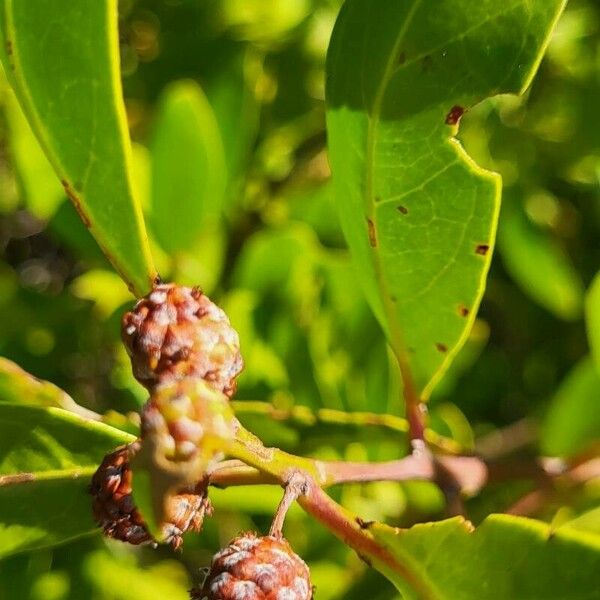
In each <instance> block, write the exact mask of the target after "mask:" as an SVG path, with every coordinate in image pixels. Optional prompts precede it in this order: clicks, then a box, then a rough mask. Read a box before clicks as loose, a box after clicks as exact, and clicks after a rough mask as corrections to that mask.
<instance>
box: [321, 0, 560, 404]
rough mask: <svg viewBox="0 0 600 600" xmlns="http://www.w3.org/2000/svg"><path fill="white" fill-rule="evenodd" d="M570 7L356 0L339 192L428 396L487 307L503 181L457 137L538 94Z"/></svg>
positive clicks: (336, 129) (347, 44) (345, 15)
mask: <svg viewBox="0 0 600 600" xmlns="http://www.w3.org/2000/svg"><path fill="white" fill-rule="evenodd" d="M564 5H565V1H564V0H543V1H535V2H532V1H530V0H518V1H512V2H508V3H501V4H498V3H497V2H495V1H494V0H482V1H480V2H476V3H473V2H465V1H464V0H451V1H447V2H443V3H439V4H437V5H436V6H435V8H433V7H432V6H431V4H430V3H427V2H422V1H420V0H411V1H407V2H388V1H387V0H348V1H347V2H346V4H345V5H344V7H343V9H342V12H341V13H340V16H339V18H338V21H337V23H336V27H335V29H334V33H333V37H332V41H331V45H330V48H329V54H328V64H327V77H328V79H327V105H328V112H327V125H328V139H329V151H330V159H331V165H332V170H333V180H334V192H335V196H336V202H337V204H338V207H339V212H340V215H341V220H342V225H343V228H344V232H345V235H346V238H347V240H348V243H349V245H350V247H351V250H352V252H353V256H354V259H355V263H356V267H357V270H358V274H359V277H360V279H361V280H362V282H363V285H364V287H365V289H366V292H367V296H368V299H369V302H370V303H371V306H372V308H373V310H374V311H375V313H376V315H377V317H378V319H379V321H380V322H381V324H382V326H383V327H384V329H385V331H386V333H387V336H388V339H389V341H390V344H391V345H392V348H393V349H394V352H395V354H396V356H397V357H398V360H399V362H400V364H401V366H402V371H403V376H404V378H405V383H406V384H407V385H408V384H409V383H410V381H409V380H410V379H412V380H413V383H414V386H415V387H416V390H417V392H418V393H421V394H422V395H423V396H424V397H427V396H428V395H429V393H430V391H431V389H432V387H433V385H434V384H435V381H436V380H437V379H438V378H439V377H440V376H441V375H442V373H443V371H444V370H445V369H446V368H447V366H448V364H449V363H450V361H451V359H452V358H453V356H454V355H455V354H456V353H457V352H458V350H459V348H460V346H461V345H462V344H463V342H464V341H465V339H466V336H467V334H468V331H469V329H470V327H471V325H472V323H473V319H474V318H475V314H476V311H477V307H478V305H479V302H480V300H481V296H482V293H483V288H484V284H485V277H486V273H487V270H488V267H489V263H490V259H491V253H492V248H493V245H494V233H495V228H496V221H497V213H498V207H499V193H500V179H499V177H498V176H497V175H495V174H493V173H490V172H487V171H484V170H482V169H480V168H479V167H478V166H477V165H476V164H475V163H474V162H473V161H472V160H471V159H470V158H469V157H468V156H467V154H466V153H465V152H464V150H463V149H462V147H461V146H460V144H459V143H458V142H457V140H456V139H455V138H454V137H453V136H454V135H455V134H456V132H457V122H458V119H459V118H460V116H461V114H462V112H463V111H464V110H467V109H468V108H469V107H470V106H472V105H474V104H475V103H477V102H479V101H480V100H482V99H483V98H485V97H487V96H490V95H493V94H498V93H500V92H513V93H521V92H522V91H523V90H524V89H525V88H526V87H527V85H528V84H529V82H530V81H531V79H532V77H533V74H534V72H535V70H536V68H537V65H538V63H539V61H540V59H541V56H542V53H543V50H544V49H545V47H546V44H547V42H548V39H549V35H550V33H551V31H552V28H553V25H554V23H555V22H556V20H557V18H558V15H559V14H560V12H561V10H562V8H563V6H564Z"/></svg>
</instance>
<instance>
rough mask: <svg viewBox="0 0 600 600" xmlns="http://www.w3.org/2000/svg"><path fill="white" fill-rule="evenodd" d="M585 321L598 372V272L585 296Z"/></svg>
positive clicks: (599, 293) (599, 288)
mask: <svg viewBox="0 0 600 600" xmlns="http://www.w3.org/2000/svg"><path fill="white" fill-rule="evenodd" d="M585 323H586V327H587V334H588V340H589V343H590V348H591V352H592V358H593V359H594V362H595V363H596V368H597V369H598V372H599V373H600V273H598V274H597V275H596V277H594V280H593V281H592V284H591V285H590V287H589V289H588V291H587V294H586V296H585Z"/></svg>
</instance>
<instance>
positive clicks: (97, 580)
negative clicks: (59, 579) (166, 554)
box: [83, 552, 190, 600]
mask: <svg viewBox="0 0 600 600" xmlns="http://www.w3.org/2000/svg"><path fill="white" fill-rule="evenodd" d="M83 573H84V576H85V578H86V579H87V580H88V581H90V582H91V583H92V585H93V587H94V589H95V590H96V593H97V596H96V597H97V598H102V600H139V599H140V598H144V599H145V600H163V599H164V598H168V599H169V600H188V599H189V593H188V589H189V588H190V584H189V581H188V578H187V575H186V572H185V568H184V567H183V565H182V564H181V563H178V562H176V561H162V562H160V563H158V564H156V565H152V566H150V567H145V568H143V567H141V566H139V565H138V564H137V563H136V560H135V557H134V556H127V555H124V556H119V557H115V556H112V555H110V554H108V553H107V552H94V553H91V554H90V555H88V556H87V557H86V559H85V563H84V565H83Z"/></svg>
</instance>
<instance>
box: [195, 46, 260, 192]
mask: <svg viewBox="0 0 600 600" xmlns="http://www.w3.org/2000/svg"><path fill="white" fill-rule="evenodd" d="M261 74H262V58H261V56H260V54H258V55H257V53H256V51H254V50H253V49H252V48H251V47H250V48H246V49H245V50H244V51H243V52H240V53H238V54H236V55H235V56H234V57H233V58H232V59H231V60H229V61H228V62H227V64H225V65H222V66H221V67H220V68H219V71H218V74H217V76H216V78H215V79H214V80H212V81H210V82H209V84H208V87H207V89H206V94H207V96H208V99H209V101H210V104H211V106H212V107H213V110H214V113H215V118H216V120H217V123H218V125H219V130H220V132H221V139H222V140H223V147H224V152H225V162H226V164H227V172H228V175H229V180H230V184H231V183H235V182H236V180H237V179H238V178H239V177H240V176H242V175H243V174H244V171H245V167H246V162H247V160H248V158H249V155H250V150H251V148H252V145H253V144H254V141H255V139H256V135H257V133H258V124H259V116H260V104H259V102H258V99H257V98H256V95H255V93H254V89H252V88H253V87H254V86H255V80H256V79H258V77H259V76H260V75H261ZM253 84H254V85H253ZM235 191H236V190H235V189H234V190H230V193H231V192H235Z"/></svg>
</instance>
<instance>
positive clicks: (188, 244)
mask: <svg viewBox="0 0 600 600" xmlns="http://www.w3.org/2000/svg"><path fill="white" fill-rule="evenodd" d="M225 184H226V168H225V157H224V153H223V144H222V141H221V135H220V132H219V128H218V125H217V121H216V119H215V116H214V113H213V111H212V108H211V106H210V104H209V103H208V100H207V99H206V97H205V96H204V93H203V92H202V90H201V88H200V87H199V86H198V84H196V83H195V82H193V81H181V82H178V83H176V84H173V85H172V86H171V87H170V88H169V89H168V90H167V91H166V92H165V96H164V98H163V100H162V104H161V107H160V109H159V115H158V120H157V123H156V126H155V130H154V140H153V144H152V226H153V230H154V232H155V234H156V239H157V241H158V242H159V243H160V245H161V246H162V247H163V248H164V249H165V250H166V251H168V252H177V251H181V250H190V249H191V248H192V247H193V245H194V244H195V243H196V242H197V241H198V239H199V237H200V235H201V233H202V231H203V229H204V228H205V227H207V226H209V227H210V226H211V225H212V226H214V224H215V221H216V220H217V219H218V216H219V213H220V211H221V209H222V205H223V199H224V194H225Z"/></svg>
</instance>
